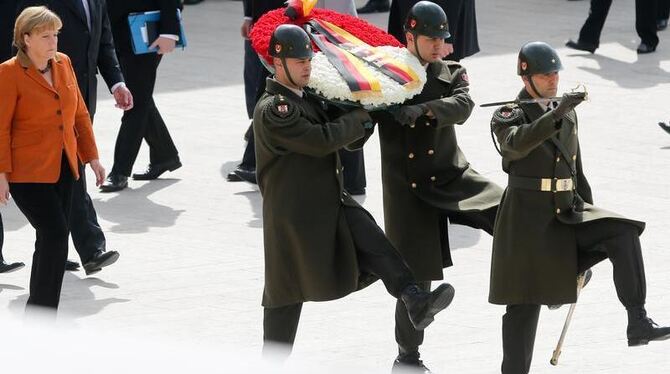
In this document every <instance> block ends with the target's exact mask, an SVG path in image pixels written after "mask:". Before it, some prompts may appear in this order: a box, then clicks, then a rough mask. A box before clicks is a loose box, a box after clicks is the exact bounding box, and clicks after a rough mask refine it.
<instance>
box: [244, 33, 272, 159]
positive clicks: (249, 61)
mask: <svg viewBox="0 0 670 374" xmlns="http://www.w3.org/2000/svg"><path fill="white" fill-rule="evenodd" d="M268 76H270V72H269V71H268V69H266V68H265V66H263V64H262V63H261V60H260V58H259V57H258V54H256V52H255V51H254V49H253V48H252V47H251V42H250V41H249V40H245V41H244V98H245V102H246V105H247V115H248V116H249V119H251V118H253V116H254V108H255V107H256V103H257V102H258V99H259V98H260V97H261V96H262V95H263V92H265V80H266V79H267V77H268ZM244 137H245V139H246V140H247V146H246V147H245V149H244V154H243V155H242V162H241V163H240V167H242V168H244V169H255V168H256V154H255V149H256V148H255V146H254V131H253V128H252V127H251V125H250V126H249V128H248V129H247V133H246V134H245V135H244Z"/></svg>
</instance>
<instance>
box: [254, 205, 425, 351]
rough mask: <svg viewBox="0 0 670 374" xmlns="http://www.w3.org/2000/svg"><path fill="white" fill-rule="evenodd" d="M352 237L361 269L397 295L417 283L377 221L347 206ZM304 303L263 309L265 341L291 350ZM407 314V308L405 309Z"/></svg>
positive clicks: (394, 295)
mask: <svg viewBox="0 0 670 374" xmlns="http://www.w3.org/2000/svg"><path fill="white" fill-rule="evenodd" d="M344 215H345V217H346V220H347V223H348V225H349V229H350V231H351V236H352V237H353V240H354V245H355V246H356V254H357V257H358V266H359V268H360V270H361V271H362V272H365V273H369V274H373V275H376V276H377V277H379V278H380V279H381V280H382V282H384V286H385V287H386V290H387V291H388V292H389V293H390V294H391V295H392V296H393V297H396V298H399V297H400V294H401V293H402V291H403V290H404V289H405V287H407V286H409V285H410V284H415V283H416V282H415V280H414V275H412V272H411V270H410V269H409V268H408V267H407V264H406V263H405V261H404V260H403V259H402V257H401V256H400V253H399V252H398V251H397V250H396V249H395V248H394V247H393V245H392V244H391V242H389V240H388V239H387V238H386V235H384V232H383V231H382V229H381V228H379V226H377V223H375V221H374V220H373V219H372V217H370V216H369V215H368V213H367V212H365V211H364V210H362V209H359V208H352V207H348V206H344ZM301 310H302V303H297V304H291V305H287V306H282V307H278V308H265V309H264V312H263V340H264V342H265V343H281V344H283V345H285V348H287V352H286V353H288V352H290V347H291V346H292V345H293V342H294V340H295V334H296V331H297V329H298V321H299V320H300V312H301ZM405 314H407V310H406V309H405Z"/></svg>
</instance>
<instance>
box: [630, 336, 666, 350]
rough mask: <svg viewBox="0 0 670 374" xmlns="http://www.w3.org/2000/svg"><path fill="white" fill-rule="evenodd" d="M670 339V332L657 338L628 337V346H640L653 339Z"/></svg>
mask: <svg viewBox="0 0 670 374" xmlns="http://www.w3.org/2000/svg"><path fill="white" fill-rule="evenodd" d="M668 339H670V333H668V334H665V335H661V336H658V337H656V338H646V337H645V338H634V339H628V346H629V347H638V346H641V345H647V344H649V342H652V341H658V342H660V341H663V340H668Z"/></svg>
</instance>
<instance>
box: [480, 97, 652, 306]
mask: <svg viewBox="0 0 670 374" xmlns="http://www.w3.org/2000/svg"><path fill="white" fill-rule="evenodd" d="M519 98H520V99H527V98H530V95H529V94H528V93H527V92H526V91H525V90H523V91H522V92H521V93H520V94H519ZM491 126H492V129H493V131H494V132H495V135H496V137H497V139H498V142H499V143H500V149H501V152H502V156H503V160H502V164H503V169H504V170H505V172H507V173H508V174H509V175H510V176H519V177H530V178H560V179H563V178H571V171H570V170H571V169H570V167H573V168H574V169H575V170H576V173H575V174H576V178H574V179H573V181H574V182H575V183H576V193H577V194H575V191H565V192H543V191H534V190H528V189H519V188H510V187H508V188H507V189H506V190H505V194H504V196H503V199H502V202H501V204H500V207H499V208H498V216H497V218H496V226H495V233H494V236H493V260H492V262H491V284H490V294H489V301H490V302H491V303H494V304H507V305H512V304H568V303H574V302H575V300H576V298H577V295H576V288H577V287H576V278H577V277H576V275H577V274H578V272H581V271H584V270H586V269H587V268H589V267H591V266H593V265H595V264H596V263H598V262H599V261H602V260H603V259H604V258H605V257H604V255H586V254H584V252H578V250H577V242H576V239H575V225H582V224H586V223H588V222H593V221H596V220H609V219H613V220H621V221H627V222H629V223H632V224H634V225H636V226H637V227H638V228H639V230H640V233H642V231H643V230H644V223H643V222H638V221H632V220H628V219H626V218H624V217H621V216H619V215H617V214H615V213H612V212H608V211H606V210H603V209H600V208H597V207H595V206H593V205H592V204H593V198H592V195H591V188H590V186H589V183H588V181H587V180H586V177H585V176H584V172H583V170H582V161H581V155H580V149H579V140H578V136H577V115H576V113H575V112H574V111H572V112H570V113H569V114H568V115H566V116H565V117H564V118H563V119H562V121H561V123H560V125H559V126H558V127H559V128H557V125H556V122H555V121H554V119H553V117H552V115H551V113H546V114H545V112H544V110H543V109H542V107H541V106H540V105H539V104H522V105H521V106H520V107H517V106H508V107H503V108H499V109H498V110H497V112H496V114H495V115H494V117H493V120H492V122H491ZM552 137H555V138H557V139H558V141H560V143H562V144H563V145H564V146H565V149H566V150H567V152H568V153H569V160H570V166H569V165H568V163H567V162H566V161H565V160H564V158H562V157H561V154H560V151H559V150H558V148H557V147H556V146H555V145H554V143H552V142H551V138H552ZM575 179H576V180H575Z"/></svg>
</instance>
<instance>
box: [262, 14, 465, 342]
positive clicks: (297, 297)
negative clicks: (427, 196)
mask: <svg viewBox="0 0 670 374" xmlns="http://www.w3.org/2000/svg"><path fill="white" fill-rule="evenodd" d="M270 48H271V50H270V55H271V56H273V57H274V65H275V68H276V75H275V78H270V79H268V80H267V86H266V93H265V94H264V95H263V97H261V99H260V100H259V102H258V104H257V105H256V109H255V112H254V124H253V125H254V135H255V140H256V159H257V169H256V172H257V176H258V185H259V187H260V190H261V193H262V195H263V235H264V243H265V290H264V293H263V306H264V307H265V310H264V319H263V328H264V340H265V341H266V342H279V343H284V344H287V345H288V348H289V352H290V346H291V345H292V344H293V341H294V339H295V334H296V330H297V326H298V320H299V318H300V312H301V308H302V303H303V302H304V301H325V300H334V299H337V298H340V297H343V296H346V295H348V294H349V293H351V292H354V291H356V290H357V289H360V288H361V287H364V286H365V285H367V284H369V283H370V281H372V280H374V279H376V278H380V279H381V280H382V281H383V282H384V285H385V286H386V288H387V290H388V292H389V293H390V294H391V295H393V296H394V297H396V298H398V299H400V300H402V302H403V303H404V305H405V307H406V313H408V318H409V319H410V320H411V321H412V323H413V324H414V326H415V327H416V328H417V329H419V330H422V329H424V328H425V327H426V326H428V324H430V323H431V322H432V321H433V317H434V315H435V314H436V313H438V312H439V311H441V310H442V309H444V308H446V307H447V306H448V305H449V303H450V302H451V300H452V298H453V296H454V289H453V288H452V287H451V286H450V285H448V284H442V285H441V286H440V287H439V288H437V289H436V290H435V291H434V292H432V293H430V292H426V291H424V290H422V289H420V288H419V287H418V285H417V284H416V281H415V279H414V276H413V275H412V272H411V271H410V269H409V268H408V267H407V265H406V264H405V262H404V261H403V259H402V257H401V256H400V254H399V253H398V252H397V250H396V249H395V248H394V247H393V246H392V245H391V243H390V242H389V241H388V239H386V237H385V236H384V233H383V232H382V230H381V229H380V228H379V226H377V225H376V223H375V222H374V219H373V218H372V216H371V215H370V214H369V213H368V212H366V211H365V210H364V209H363V208H362V207H361V206H359V205H358V204H357V203H356V201H354V199H352V198H351V197H350V196H349V195H348V194H347V193H346V192H345V191H344V190H343V184H342V166H341V163H340V158H339V155H338V153H337V151H338V150H339V149H341V148H343V147H345V146H349V147H352V148H356V147H360V146H362V145H363V143H364V142H365V140H366V139H367V138H368V137H369V136H370V135H371V134H372V122H371V121H370V116H369V115H368V114H367V112H365V111H364V110H363V109H355V110H353V111H351V112H349V113H347V114H344V115H342V116H340V117H339V118H337V119H335V120H330V119H329V116H328V114H327V113H326V112H325V111H324V109H323V106H324V105H326V104H325V103H323V102H320V101H318V100H317V99H315V98H314V97H312V96H308V95H307V94H306V93H305V92H304V91H303V90H302V89H303V87H304V86H305V85H306V84H307V82H308V81H309V76H310V71H311V57H312V49H311V42H310V40H309V38H308V36H307V34H306V33H305V31H304V30H302V29H301V28H300V27H298V26H294V25H282V26H279V27H278V28H277V29H276V30H275V31H274V33H273V36H272V39H271V41H270Z"/></svg>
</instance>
